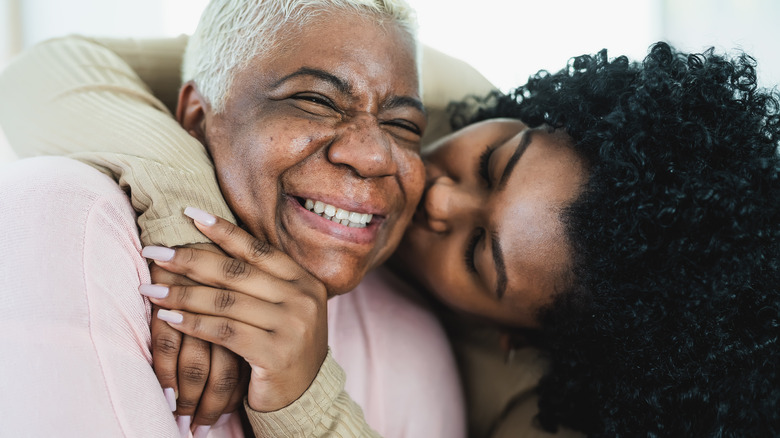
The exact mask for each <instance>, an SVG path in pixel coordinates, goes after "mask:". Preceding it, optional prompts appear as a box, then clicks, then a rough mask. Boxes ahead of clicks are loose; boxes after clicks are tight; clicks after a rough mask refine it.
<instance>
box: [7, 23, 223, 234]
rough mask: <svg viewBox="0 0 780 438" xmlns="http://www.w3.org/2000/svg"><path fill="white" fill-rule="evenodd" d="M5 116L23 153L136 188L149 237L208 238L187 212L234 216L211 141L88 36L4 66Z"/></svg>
mask: <svg viewBox="0 0 780 438" xmlns="http://www.w3.org/2000/svg"><path fill="white" fill-rule="evenodd" d="M0 101H2V102H3V105H0V124H2V126H3V129H4V131H5V133H6V136H7V137H8V140H9V143H10V144H11V146H12V147H13V148H14V150H15V151H16V153H17V154H18V155H19V156H20V157H26V156H33V155H67V156H71V157H73V158H76V159H79V160H81V161H83V162H86V163H87V164H90V165H92V166H94V167H96V168H98V169H100V170H101V171H103V172H104V173H107V174H109V175H110V176H112V177H113V178H114V179H115V180H117V181H118V182H119V183H120V185H121V186H122V188H123V189H125V191H129V193H130V196H131V199H132V204H133V207H134V208H135V209H136V211H137V212H139V213H140V214H139V219H138V223H139V226H140V227H141V230H142V235H141V237H142V241H143V243H144V244H147V245H149V244H160V245H166V246H175V245H182V244H186V243H196V242H207V241H208V239H206V238H205V237H204V236H203V235H202V234H200V233H199V232H198V231H197V230H196V229H195V228H194V227H192V225H191V221H189V220H187V218H185V217H184V216H183V215H182V214H181V211H182V210H183V209H184V208H185V207H187V206H189V205H192V206H196V207H199V208H202V209H204V210H207V211H211V212H213V213H215V214H218V215H220V216H222V217H224V218H227V219H228V220H231V221H234V219H233V216H232V213H231V212H230V210H229V209H228V207H227V205H226V204H225V201H224V199H223V198H222V195H221V192H220V190H219V185H218V184H217V181H216V178H215V175H214V169H213V165H212V163H211V161H210V159H209V156H208V154H207V152H206V150H205V148H204V147H203V146H202V145H201V144H200V143H199V142H198V141H197V140H196V139H194V138H193V137H191V136H190V135H189V134H188V133H187V132H185V131H184V130H183V129H182V128H181V127H180V126H179V125H178V123H177V122H176V121H175V120H174V119H173V117H172V116H171V115H170V112H169V111H168V110H167V109H166V108H165V106H164V105H163V104H162V103H161V102H160V101H159V100H157V99H156V98H155V97H154V96H153V95H152V94H151V93H150V92H149V90H148V89H147V88H146V86H145V85H144V83H143V82H142V81H141V80H140V79H139V78H138V76H137V75H136V74H135V73H134V72H133V71H132V69H131V68H130V67H129V66H128V65H127V64H126V63H124V62H123V61H122V60H121V59H120V58H119V57H117V56H116V55H115V54H114V53H113V52H111V51H109V50H108V49H106V48H105V47H102V46H100V45H98V44H96V43H94V42H91V41H89V40H87V39H83V38H79V37H68V38H61V39H56V40H51V41H48V42H45V43H42V44H39V45H37V46H35V47H34V48H32V49H30V50H28V51H27V52H26V53H24V54H23V55H21V56H20V57H19V58H17V59H16V60H15V61H14V62H13V63H12V64H11V65H9V66H8V67H7V68H6V69H5V71H3V73H2V74H1V75H0Z"/></svg>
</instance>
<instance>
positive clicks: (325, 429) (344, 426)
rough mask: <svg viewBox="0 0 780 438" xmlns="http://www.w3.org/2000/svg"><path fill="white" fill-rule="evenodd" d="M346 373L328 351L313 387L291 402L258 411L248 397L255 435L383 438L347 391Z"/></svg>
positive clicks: (245, 406)
mask: <svg viewBox="0 0 780 438" xmlns="http://www.w3.org/2000/svg"><path fill="white" fill-rule="evenodd" d="M345 381H346V374H345V373H344V370H343V369H341V367H340V366H339V364H338V363H336V361H335V359H333V356H332V355H331V352H330V351H328V355H327V356H326V357H325V361H324V362H323V363H322V367H320V371H319V373H317V377H315V378H314V381H313V382H312V384H311V386H310V387H309V389H307V390H306V392H305V393H303V395H302V396H301V397H300V398H299V399H298V400H296V401H295V402H293V403H292V404H291V405H289V406H287V407H285V408H283V409H280V410H278V411H274V412H258V411H255V410H253V409H252V408H251V407H249V403H247V401H246V399H244V408H245V409H246V412H247V416H248V417H249V422H250V423H251V425H252V430H253V431H254V433H255V437H258V438H259V437H279V436H284V437H300V438H304V437H306V438H308V437H315V438H316V437H344V438H346V437H360V438H363V437H366V438H370V437H377V438H378V437H379V435H378V434H377V433H376V432H375V431H374V430H372V429H371V428H370V427H369V426H368V424H366V421H365V419H364V418H363V411H362V410H361V409H360V407H359V406H358V405H357V404H356V403H355V402H354V401H352V399H351V398H350V397H349V395H348V394H347V393H346V391H345V390H344V382H345Z"/></svg>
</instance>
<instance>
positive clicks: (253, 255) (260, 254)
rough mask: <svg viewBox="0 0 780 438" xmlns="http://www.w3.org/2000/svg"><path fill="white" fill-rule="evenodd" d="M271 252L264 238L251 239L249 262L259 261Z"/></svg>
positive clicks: (269, 245)
mask: <svg viewBox="0 0 780 438" xmlns="http://www.w3.org/2000/svg"><path fill="white" fill-rule="evenodd" d="M270 253H271V244H270V243H268V241H266V240H261V239H252V242H251V244H250V245H249V260H250V262H259V261H261V260H263V259H265V258H266V257H268V255H269V254H270Z"/></svg>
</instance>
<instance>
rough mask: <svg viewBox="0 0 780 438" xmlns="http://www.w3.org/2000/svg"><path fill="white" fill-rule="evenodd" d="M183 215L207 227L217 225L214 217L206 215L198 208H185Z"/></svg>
mask: <svg viewBox="0 0 780 438" xmlns="http://www.w3.org/2000/svg"><path fill="white" fill-rule="evenodd" d="M184 214H185V215H186V216H189V217H191V218H192V219H193V220H194V221H195V222H197V223H199V224H201V225H205V226H207V227H210V226H212V225H214V224H216V223H217V218H215V217H214V215H212V214H209V213H206V212H205V211H203V210H201V209H199V208H195V207H187V208H185V209H184Z"/></svg>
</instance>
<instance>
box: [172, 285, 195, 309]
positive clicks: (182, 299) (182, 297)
mask: <svg viewBox="0 0 780 438" xmlns="http://www.w3.org/2000/svg"><path fill="white" fill-rule="evenodd" d="M171 289H173V290H175V291H176V303H177V304H180V305H181V304H185V303H186V302H188V301H189V300H190V297H191V296H192V292H193V291H192V287H191V286H171Z"/></svg>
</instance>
